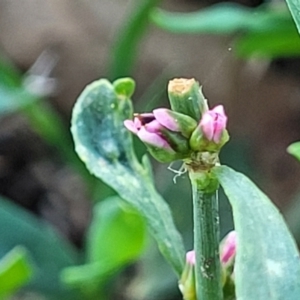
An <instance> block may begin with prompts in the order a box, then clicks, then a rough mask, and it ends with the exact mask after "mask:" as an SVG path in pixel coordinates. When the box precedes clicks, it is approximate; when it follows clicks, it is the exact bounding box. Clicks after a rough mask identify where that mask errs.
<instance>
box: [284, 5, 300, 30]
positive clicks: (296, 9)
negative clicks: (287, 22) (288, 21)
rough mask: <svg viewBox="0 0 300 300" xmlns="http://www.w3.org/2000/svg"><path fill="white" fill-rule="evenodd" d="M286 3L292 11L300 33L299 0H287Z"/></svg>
mask: <svg viewBox="0 0 300 300" xmlns="http://www.w3.org/2000/svg"><path fill="white" fill-rule="evenodd" d="M286 3H287V5H288V7H289V9H290V11H291V14H292V16H293V19H294V21H295V23H296V26H297V29H298V31H299V33H300V7H299V2H298V1H297V0H286Z"/></svg>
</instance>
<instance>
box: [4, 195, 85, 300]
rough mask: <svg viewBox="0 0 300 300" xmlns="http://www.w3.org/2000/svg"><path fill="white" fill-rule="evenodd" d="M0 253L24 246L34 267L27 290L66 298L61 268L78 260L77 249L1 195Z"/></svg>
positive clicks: (68, 294)
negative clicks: (60, 276)
mask: <svg viewBox="0 0 300 300" xmlns="http://www.w3.org/2000/svg"><path fill="white" fill-rule="evenodd" d="M0 228H1V235H0V256H1V255H2V256H3V255H5V254H6V253H7V252H8V251H10V250H11V249H12V248H14V247H15V246H17V245H22V246H24V247H25V248H26V249H27V251H28V253H29V254H30V257H31V259H32V262H33V264H34V265H35V266H36V268H35V276H34V277H33V279H32V281H31V282H30V284H29V285H28V286H27V287H28V288H29V289H33V290H37V291H40V292H42V293H44V294H46V295H48V296H54V297H55V299H69V298H68V297H69V296H71V294H70V291H68V290H67V289H65V288H63V286H61V285H60V282H59V273H60V271H61V270H62V269H63V268H65V267H67V266H70V265H74V264H77V263H78V262H79V259H78V255H77V253H76V251H75V250H74V249H73V248H72V247H71V245H69V244H68V243H67V242H66V241H64V240H62V238H60V237H59V236H58V234H57V233H56V232H55V231H54V230H53V229H52V228H51V227H50V226H49V225H47V224H46V223H44V222H42V221H41V220H39V219H38V218H36V217H35V216H33V215H32V214H30V213H29V212H27V211H25V210H24V209H22V208H20V207H17V206H16V205H14V204H13V203H10V202H8V201H7V200H4V199H3V198H1V197H0ZM71 299H76V298H74V295H73V296H72V297H71Z"/></svg>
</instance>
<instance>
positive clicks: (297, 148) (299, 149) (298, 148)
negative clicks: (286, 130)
mask: <svg viewBox="0 0 300 300" xmlns="http://www.w3.org/2000/svg"><path fill="white" fill-rule="evenodd" d="M287 152H288V153H290V154H291V155H293V156H294V157H295V158H296V159H298V160H299V161H300V142H295V143H293V144H291V145H289V146H288V148H287Z"/></svg>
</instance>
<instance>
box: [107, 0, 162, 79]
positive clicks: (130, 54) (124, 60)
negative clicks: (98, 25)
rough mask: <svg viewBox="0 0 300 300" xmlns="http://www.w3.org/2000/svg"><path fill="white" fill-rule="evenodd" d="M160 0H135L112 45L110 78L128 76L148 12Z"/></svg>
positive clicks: (147, 22) (145, 26)
mask: <svg viewBox="0 0 300 300" xmlns="http://www.w3.org/2000/svg"><path fill="white" fill-rule="evenodd" d="M159 1H160V0H135V1H134V4H133V8H132V9H131V11H130V15H129V16H128V17H127V18H126V19H125V22H124V24H123V26H122V27H120V28H121V30H120V33H119V34H118V37H117V39H116V41H115V44H114V45H113V49H112V50H113V52H112V54H111V57H112V61H111V64H110V66H109V72H110V78H111V79H116V78H118V77H122V76H128V75H130V73H131V70H132V68H133V66H134V62H135V60H136V56H137V46H138V43H139V41H140V40H141V38H142V36H143V34H144V32H145V30H146V28H147V26H148V24H149V13H150V11H151V10H152V9H153V7H154V6H155V5H156V4H157V3H158V2H159Z"/></svg>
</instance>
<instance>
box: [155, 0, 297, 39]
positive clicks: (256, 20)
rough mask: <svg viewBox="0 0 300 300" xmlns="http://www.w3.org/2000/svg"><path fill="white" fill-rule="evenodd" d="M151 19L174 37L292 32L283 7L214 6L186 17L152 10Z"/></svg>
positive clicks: (190, 13)
mask: <svg viewBox="0 0 300 300" xmlns="http://www.w3.org/2000/svg"><path fill="white" fill-rule="evenodd" d="M151 19H152V21H153V22H154V23H155V24H156V25H158V26H159V27H161V28H163V29H166V30H169V31H172V32H176V33H212V34H232V33H236V32H256V33H258V32H261V33H262V32H272V31H274V30H277V31H278V30H279V31H289V30H291V29H293V28H295V26H294V24H293V22H292V18H291V17H290V14H289V13H288V11H287V10H286V9H284V7H280V8H277V9H272V8H266V7H265V6H263V7H259V8H256V9H253V8H247V7H245V6H242V5H239V4H234V3H226V4H217V5H213V6H211V7H208V8H205V9H201V10H199V11H197V12H189V13H171V12H167V11H164V10H161V9H155V10H153V12H152V14H151Z"/></svg>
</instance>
